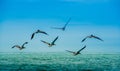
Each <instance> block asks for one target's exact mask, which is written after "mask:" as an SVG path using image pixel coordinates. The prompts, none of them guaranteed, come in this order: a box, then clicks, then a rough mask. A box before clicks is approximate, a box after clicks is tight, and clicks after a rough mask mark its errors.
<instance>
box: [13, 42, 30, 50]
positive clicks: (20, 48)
mask: <svg viewBox="0 0 120 71" xmlns="http://www.w3.org/2000/svg"><path fill="white" fill-rule="evenodd" d="M25 44H28V42H25V43H23V45H22V46H19V45H14V46H13V47H12V48H15V47H16V48H18V49H19V50H22V49H24V48H25V47H24V45H25Z"/></svg>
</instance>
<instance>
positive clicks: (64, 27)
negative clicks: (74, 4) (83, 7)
mask: <svg viewBox="0 0 120 71" xmlns="http://www.w3.org/2000/svg"><path fill="white" fill-rule="evenodd" d="M70 20H71V18H69V19H68V21H67V22H66V24H65V25H64V27H63V28H64V29H65V28H66V26H67V25H68V23H69V22H70Z"/></svg>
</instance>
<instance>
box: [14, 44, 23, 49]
mask: <svg viewBox="0 0 120 71" xmlns="http://www.w3.org/2000/svg"><path fill="white" fill-rule="evenodd" d="M15 47H16V48H19V49H20V48H21V47H20V46H19V45H14V46H13V47H12V48H15Z"/></svg>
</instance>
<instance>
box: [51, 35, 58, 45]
mask: <svg viewBox="0 0 120 71" xmlns="http://www.w3.org/2000/svg"><path fill="white" fill-rule="evenodd" d="M57 39H58V36H57V37H56V38H55V39H54V40H53V42H52V44H54V43H55V41H56V40H57Z"/></svg>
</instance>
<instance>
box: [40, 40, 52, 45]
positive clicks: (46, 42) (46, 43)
mask: <svg viewBox="0 0 120 71" xmlns="http://www.w3.org/2000/svg"><path fill="white" fill-rule="evenodd" d="M41 42H43V43H45V44H47V45H50V43H48V42H46V41H43V40H41Z"/></svg>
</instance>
